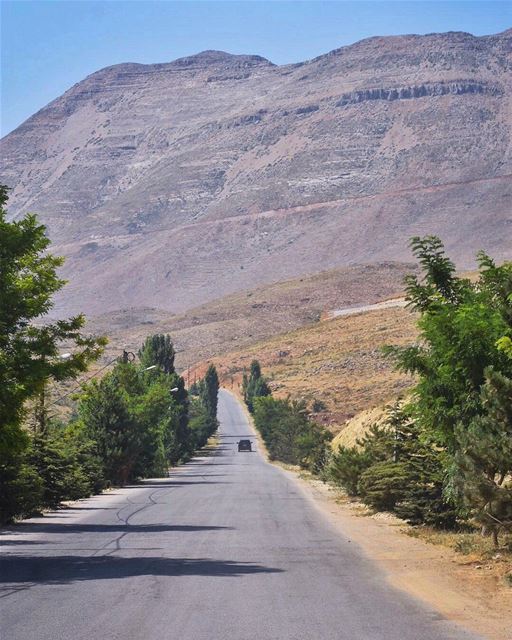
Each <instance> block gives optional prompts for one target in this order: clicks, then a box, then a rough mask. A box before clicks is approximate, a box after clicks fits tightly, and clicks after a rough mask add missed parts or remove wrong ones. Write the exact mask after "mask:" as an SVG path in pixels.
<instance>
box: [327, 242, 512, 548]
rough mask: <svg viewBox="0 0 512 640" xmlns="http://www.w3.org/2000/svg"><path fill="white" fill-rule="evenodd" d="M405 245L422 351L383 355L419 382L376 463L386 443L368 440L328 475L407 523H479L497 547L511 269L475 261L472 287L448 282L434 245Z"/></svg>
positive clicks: (510, 374)
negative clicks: (411, 260) (412, 260)
mask: <svg viewBox="0 0 512 640" xmlns="http://www.w3.org/2000/svg"><path fill="white" fill-rule="evenodd" d="M412 246H413V251H414V253H415V255H416V256H417V258H418V260H419V262H420V264H421V266H422V268H423V272H424V276H423V279H422V280H419V279H418V278H417V277H416V276H410V277H409V278H408V279H407V298H408V301H409V304H410V306H411V307H412V308H414V309H415V310H416V311H417V312H419V314H420V317H419V320H418V327H419V330H420V338H421V342H419V343H418V344H417V345H415V346H409V347H401V348H390V349H388V350H387V352H388V354H389V355H391V356H392V357H393V358H394V359H395V361H396V363H397V366H398V367H399V368H400V369H401V370H403V371H406V372H410V373H413V374H415V375H416V376H417V380H418V382H417V384H416V386H415V388H414V390H413V393H412V396H411V397H410V399H409V401H408V402H407V404H406V406H405V407H403V408H402V409H400V410H399V411H395V412H394V414H393V412H392V413H391V414H390V417H389V419H388V427H389V429H388V434H389V435H388V439H389V441H388V442H387V445H386V446H385V447H384V451H385V454H386V455H385V456H384V457H385V459H384V460H382V459H381V454H380V452H382V450H383V449H382V441H384V442H386V436H385V435H383V434H382V433H381V432H376V431H375V432H374V433H371V434H370V435H369V436H367V439H366V441H365V442H359V443H358V447H357V448H355V449H347V448H341V449H340V450H339V451H338V452H336V453H334V454H333V456H332V460H331V462H330V466H329V469H330V475H331V477H332V478H334V479H336V480H337V481H338V482H340V483H341V484H343V485H344V486H346V488H347V491H349V492H350V493H352V494H357V495H359V496H361V498H362V499H363V501H365V502H366V503H367V504H369V505H371V506H373V507H374V508H376V509H388V510H393V511H395V512H396V513H397V514H398V515H400V516H401V517H404V518H405V519H407V520H408V521H409V522H412V523H415V524H417V523H429V524H434V525H436V526H443V527H446V526H453V525H455V523H456V522H464V521H466V520H467V519H470V520H472V521H475V522H479V523H480V524H481V525H482V531H483V533H491V534H492V536H493V540H494V544H495V545H497V544H498V534H499V532H500V531H507V530H510V529H511V527H512V485H511V483H510V482H511V481H510V477H511V475H512V413H511V409H510V408H511V407H512V379H511V378H512V361H511V360H510V359H509V358H508V357H507V354H506V352H504V351H503V349H501V350H500V348H499V347H500V346H501V345H502V344H503V337H505V338H506V337H509V336H510V334H511V333H512V306H511V292H512V264H504V265H503V266H501V267H498V266H496V264H495V263H494V262H493V261H492V260H491V258H489V257H488V256H486V255H485V254H483V253H482V254H479V262H480V275H479V277H478V278H477V279H476V280H475V281H474V282H472V281H470V280H468V279H465V278H458V277H456V275H455V267H454V265H453V263H452V262H451V261H450V260H449V259H448V258H447V257H446V256H445V254H444V249H443V246H442V244H441V242H440V240H439V239H438V238H435V237H432V236H427V237H426V238H414V239H413V241H412ZM505 351H506V350H505ZM368 438H369V439H368ZM372 448H376V449H377V450H378V451H379V455H375V454H374V455H373V457H372ZM351 462H352V463H353V468H352V469H349V468H348V467H349V466H350V464H351ZM354 463H355V464H354ZM365 467H366V468H365Z"/></svg>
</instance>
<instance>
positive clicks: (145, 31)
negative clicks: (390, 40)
mask: <svg viewBox="0 0 512 640" xmlns="http://www.w3.org/2000/svg"><path fill="white" fill-rule="evenodd" d="M1 10H2V13H1V36H2V38H1V40H2V45H1V55H2V60H1V72H2V88H1V98H2V135H4V134H6V133H8V132H9V131H10V130H12V129H13V128H15V127H16V126H18V125H19V124H20V123H21V122H23V121H24V120H25V119H26V118H27V117H28V116H30V115H31V114H32V113H34V112H35V111H37V110H38V109H40V108H41V107H43V106H44V105H46V104H47V103H48V102H50V100H53V98H56V97H57V96H59V95H60V94H61V93H63V92H64V91H65V90H66V89H68V88H69V87H70V86H71V85H73V84H74V83H75V82H78V81H79V80H81V79H83V78H84V77H85V76H86V75H88V74H89V73H92V72H93V71H96V70H97V69H100V68H101V67H105V66H108V65H111V64H116V63H118V62H146V63H148V62H168V61H170V60H174V59H175V58H179V57H182V56H186V55H190V54H193V53H197V52H199V51H203V50H205V49H221V50H223V51H229V52H231V53H249V54H259V55H262V56H265V57H266V58H269V59H270V60H272V61H273V62H275V63H278V64H283V63H288V62H298V61H301V60H306V59H308V58H312V57H314V56H317V55H320V54H322V53H326V52H327V51H330V50H331V49H335V48H336V47H339V46H342V45H346V44H350V43H352V42H355V41H357V40H360V39H361V38H366V37H368V36H373V35H390V34H399V33H431V32H434V31H469V32H470V33H473V34H475V35H484V34H490V33H497V32H499V31H504V30H505V29H507V28H509V27H511V26H512V2H510V0H508V1H506V2H494V1H492V0H481V1H480V2H466V1H464V0H459V1H451V0H446V1H441V2H424V1H420V0H418V1H408V2H398V1H396V2H389V1H386V0H381V1H374V2H366V1H362V0H361V1H351V2H349V1H332V2H323V1H321V0H319V1H304V2H300V1H297V0H296V1H291V2H279V1H274V2H267V1H263V0H253V1H252V2H238V1H232V2H216V1H213V0H211V1H204V2H185V1H183V2H173V1H164V0H160V1H152V0H146V1H144V2H140V1H126V0H110V1H105V0H99V1H96V2H90V1H78V0H73V1H72V0H66V1H61V0H39V1H37V2H32V1H24V0H15V1H13V0H9V1H2V3H1Z"/></svg>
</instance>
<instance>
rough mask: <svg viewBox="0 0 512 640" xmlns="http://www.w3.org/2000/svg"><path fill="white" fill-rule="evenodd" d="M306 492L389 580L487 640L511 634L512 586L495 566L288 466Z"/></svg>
mask: <svg viewBox="0 0 512 640" xmlns="http://www.w3.org/2000/svg"><path fill="white" fill-rule="evenodd" d="M284 472H285V473H286V474H288V475H289V476H290V477H292V478H293V479H294V480H295V481H296V482H297V483H298V484H299V486H300V488H301V489H302V491H303V493H304V494H305V495H306V497H307V498H308V499H309V500H311V501H312V502H313V503H314V504H315V506H316V507H317V508H319V509H320V510H321V511H322V512H323V513H324V514H325V515H326V516H327V517H328V519H329V520H330V521H331V522H332V523H333V524H334V525H335V526H336V528H338V529H339V531H340V532H341V533H342V534H343V535H344V536H347V537H348V538H349V539H351V540H353V541H354V542H356V543H357V544H358V545H359V546H360V547H361V548H362V549H363V550H364V552H365V553H366V555H367V557H368V558H370V559H371V560H373V561H375V562H376V563H377V564H378V565H379V566H380V567H381V568H383V569H384V571H385V572H386V574H387V576H388V579H389V581H390V583H391V584H392V585H393V586H394V587H397V588H399V589H402V590H404V591H407V592H408V593H410V594H411V595H413V596H415V597H416V598H418V599H420V600H423V601H424V602H425V603H426V604H428V605H429V606H430V607H432V608H434V609H436V610H437V611H439V613H441V614H442V615H443V616H444V617H446V618H447V619H449V620H453V621H454V622H456V623H458V624H459V625H460V626H462V627H465V628H467V629H469V630H471V631H474V632H476V633H478V634H480V635H481V636H483V637H485V638H489V640H510V639H511V637H512V588H511V587H508V586H507V585H506V584H505V582H504V581H503V579H500V578H499V577H498V575H497V573H496V571H492V568H491V567H486V566H485V565H483V564H482V563H475V562H473V561H471V560H469V561H468V559H467V558H466V557H465V556H461V555H460V554H458V553H457V552H455V551H453V550H452V549H449V548H448V547H444V546H437V545H433V544H429V543H427V542H425V541H424V540H421V539H418V538H415V537H411V535H410V531H411V530H412V527H409V526H408V525H407V524H406V523H404V522H403V521H401V520H399V519H398V518H395V517H394V516H392V515H390V514H382V513H381V514H375V515H368V513H367V512H366V511H364V510H363V509H362V508H361V506H360V505H359V506H358V505H357V504H356V505H354V504H351V503H349V502H347V501H346V500H343V498H342V497H341V496H340V494H339V493H338V492H337V491H336V490H334V489H332V488H330V487H329V486H328V485H326V484H325V483H323V482H321V481H319V480H316V479H313V478H311V477H308V476H307V475H306V474H302V473H300V472H298V471H296V470H292V469H284Z"/></svg>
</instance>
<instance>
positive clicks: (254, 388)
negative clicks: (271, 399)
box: [242, 360, 271, 413]
mask: <svg viewBox="0 0 512 640" xmlns="http://www.w3.org/2000/svg"><path fill="white" fill-rule="evenodd" d="M242 393H243V396H244V401H245V404H246V405H247V408H248V409H249V411H250V412H251V413H253V411H254V400H255V398H264V397H266V396H269V395H271V390H270V387H269V386H268V383H267V381H266V380H265V378H264V377H263V376H262V375H261V366H260V363H259V362H258V361H257V360H253V361H252V362H251V369H250V375H249V377H247V375H246V374H244V375H243V378H242Z"/></svg>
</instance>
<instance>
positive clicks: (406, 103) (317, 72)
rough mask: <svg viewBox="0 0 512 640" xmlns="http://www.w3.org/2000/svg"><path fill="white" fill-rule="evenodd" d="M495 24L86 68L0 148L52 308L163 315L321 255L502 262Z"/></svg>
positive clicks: (506, 210)
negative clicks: (419, 247) (292, 54)
mask: <svg viewBox="0 0 512 640" xmlns="http://www.w3.org/2000/svg"><path fill="white" fill-rule="evenodd" d="M511 70H512V30H509V31H506V32H504V33H502V34H498V35H495V36H486V37H474V36H472V35H469V34H466V33H446V34H432V35H427V36H413V35H410V36H400V37H386V38H381V37H375V38H370V39H367V40H363V41H361V42H358V43H356V44H354V45H352V46H349V47H343V48H341V49H337V50H335V51H332V52H330V53H329V54H327V55H324V56H320V57H319V58H316V59H314V60H310V61H307V62H304V63H299V64H294V65H286V66H276V65H273V64H272V63H271V62H269V61H268V60H265V59H263V58H260V57H258V56H234V55H229V54H227V53H222V52H215V51H207V52H203V53H201V54H198V55H196V56H192V57H189V58H184V59H180V60H176V61H174V62H171V63H168V64H154V65H140V64H122V65H116V66H113V67H109V68H106V69H103V70H101V71H98V72H97V73H94V74H92V75H91V76H89V77H88V78H86V79H85V80H83V81H82V82H80V83H78V84H77V85H75V86H74V87H72V88H71V89H70V90H69V91H67V92H66V93H65V94H64V95H63V96H61V97H60V98H58V99H56V100H55V101H53V102H52V103H50V104H49V105H48V106H47V107H45V108H44V109H42V110H41V111H39V112H38V113H36V114H35V115H34V116H32V117H31V118H30V119H29V120H27V121H26V122H25V123H24V124H22V125H21V126H20V127H19V128H18V129H16V130H15V131H13V132H12V133H11V134H9V135H8V136H6V137H5V138H4V139H3V141H2V143H1V157H2V169H1V172H0V180H2V181H3V182H5V183H7V184H8V185H9V186H11V187H12V189H13V191H12V198H11V201H10V211H11V214H12V215H13V216H17V215H20V214H21V213H23V212H25V211H27V210H30V211H34V212H38V213H39V214H40V215H41V218H42V219H43V221H44V222H45V223H46V224H47V225H48V227H49V230H50V234H51V237H52V239H53V241H54V243H55V245H56V247H55V250H56V251H58V252H61V253H63V254H65V255H66V256H68V261H67V264H66V267H65V275H66V277H68V278H69V279H70V280H71V284H70V285H69V286H68V287H67V288H66V292H65V294H64V295H63V297H61V299H60V300H59V309H61V310H64V309H65V310H66V311H77V310H84V311H86V312H87V313H97V312H100V311H105V310H107V311H108V310H114V309H121V308H125V307H130V306H131V307H133V306H140V307H142V306H152V307H158V308H162V309H166V310H169V311H172V312H181V311H183V310H186V309H187V308H190V307H192V306H195V305H197V304H200V303H202V302H205V301H208V300H213V299H216V298H218V297H220V296H221V295H225V294H227V293H232V292H236V291H241V290H245V289H249V288H254V287H255V286H257V285H259V284H262V283H265V282H267V283H268V282H277V281H280V280H283V279H285V278H291V277H295V276H300V275H302V274H307V273H314V272H318V271H321V270H323V269H328V268H332V267H337V266H345V265H351V264H357V263H370V262H382V261H385V260H409V258H410V254H409V251H408V248H407V240H408V238H409V237H410V236H411V235H413V234H424V233H436V234H439V235H441V236H442V237H443V239H444V240H445V242H446V245H447V248H448V250H449V251H450V253H451V255H453V256H454V257H455V258H456V259H457V260H458V262H459V266H461V267H469V266H470V265H471V263H472V258H473V256H474V253H475V252H476V251H477V250H478V249H480V248H484V249H486V250H487V251H489V252H490V253H492V254H493V255H494V256H496V257H498V258H507V257H508V258H510V257H512V255H511V243H510V239H511V237H512V224H511V222H512V220H511V211H512V195H511V194H512V180H511V177H512V161H511V143H510V141H511V127H512V101H511V96H512V91H511V89H512V74H511Z"/></svg>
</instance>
